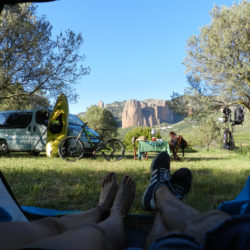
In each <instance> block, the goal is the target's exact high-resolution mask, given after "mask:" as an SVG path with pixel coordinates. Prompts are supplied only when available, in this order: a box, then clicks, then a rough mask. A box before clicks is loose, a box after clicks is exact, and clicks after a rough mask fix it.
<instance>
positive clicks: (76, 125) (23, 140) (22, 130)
mask: <svg viewBox="0 0 250 250" xmlns="http://www.w3.org/2000/svg"><path fill="white" fill-rule="evenodd" d="M50 113H51V111H50V110H43V109H35V110H23V111H0V154H1V153H2V154H3V153H8V152H30V153H32V154H34V155H38V154H39V153H40V152H43V151H45V150H46V138H47V126H48V120H49V116H50ZM68 122H69V126H68V136H69V135H71V136H77V135H78V134H79V133H80V131H81V129H82V126H83V125H84V123H83V121H82V120H80V119H79V118H78V117H77V116H75V115H72V114H69V117H68ZM86 130H87V131H88V132H90V134H93V135H96V137H98V136H99V135H98V133H97V132H96V131H94V130H92V129H91V128H88V127H87V128H86ZM96 137H94V136H93V137H92V138H91V136H90V139H91V142H92V143H99V141H98V139H97V138H96ZM81 141H82V142H83V143H84V146H85V149H86V152H89V153H91V150H92V148H91V145H89V143H88V140H87V138H86V137H85V135H84V134H82V136H81Z"/></svg>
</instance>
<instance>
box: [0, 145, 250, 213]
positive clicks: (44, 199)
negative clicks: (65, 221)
mask: <svg viewBox="0 0 250 250" xmlns="http://www.w3.org/2000/svg"><path fill="white" fill-rule="evenodd" d="M249 152H250V151H249V149H245V151H244V152H243V153H240V152H235V151H234V152H230V151H226V150H211V151H210V152H207V151H200V152H196V153H188V154H187V155H186V158H185V160H183V161H181V162H171V170H172V172H173V171H175V170H177V169H179V168H181V167H188V168H190V169H191V170H192V172H193V185H192V190H191V192H190V194H189V196H188V197H187V198H186V202H187V203H188V204H190V205H192V206H194V207H195V208H197V209H200V210H202V211H204V210H208V209H212V208H216V207H217V206H218V205H219V204H220V203H221V202H222V201H225V200H230V199H233V198H234V197H235V196H236V195H237V194H238V193H239V191H240V190H241V189H242V188H243V186H244V184H245V182H246V180H247V177H248V175H250V164H249V162H250V153H249ZM152 157H153V155H151V157H150V159H149V160H148V161H143V160H142V161H134V160H133V159H132V157H131V156H127V158H126V159H123V160H121V161H120V162H107V161H105V160H104V159H103V158H102V157H100V158H97V159H91V158H89V159H82V160H80V161H78V162H73V163H72V162H65V161H63V160H61V159H59V158H54V159H49V158H47V157H45V156H38V157H31V156H28V155H25V154H23V155H10V156H8V157H2V158H1V159H0V170H1V171H2V172H3V173H4V175H5V176H6V178H7V180H8V182H9V184H10V186H11V188H12V189H13V191H14V194H15V196H16V197H17V200H18V201H19V202H20V204H21V205H28V206H39V207H44V208H54V209H62V210H64V209H68V210H86V209H89V208H91V207H93V206H95V205H97V202H98V197H99V193H100V183H101V181H102V178H103V177H104V176H105V174H106V173H108V172H110V171H115V172H116V173H117V176H118V179H119V180H121V178H122V176H123V175H124V174H126V173H127V174H129V175H131V176H133V177H134V179H135V181H136V183H137V192H136V200H135V202H134V205H133V208H132V211H131V213H143V214H145V213H146V212H145V211H143V209H142V208H141V205H140V199H141V195H142V194H143V191H144V189H145V188H146V186H147V184H148V180H149V168H150V164H151V160H152Z"/></svg>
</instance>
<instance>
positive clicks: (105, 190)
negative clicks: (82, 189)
mask: <svg viewBox="0 0 250 250" xmlns="http://www.w3.org/2000/svg"><path fill="white" fill-rule="evenodd" d="M116 191H117V181H116V176H115V174H114V173H109V174H108V175H106V176H105V178H104V180H103V183H102V191H101V195H100V200H99V206H98V207H96V208H93V209H90V210H89V211H86V212H81V213H77V214H73V215H68V216H64V217H61V218H44V219H40V220H35V221H31V222H2V223H1V224H0V248H1V249H8V248H12V249H13V248H18V247H20V246H22V245H25V244H28V243H30V242H33V241H38V240H40V239H43V238H47V237H51V236H55V235H58V234H61V233H63V232H65V231H68V230H72V229H76V228H80V227H81V226H82V225H84V224H87V223H97V222H100V221H101V220H102V219H104V218H103V215H104V214H105V213H106V211H108V210H109V208H110V207H111V205H112V203H113V200H114V197H115V194H116Z"/></svg>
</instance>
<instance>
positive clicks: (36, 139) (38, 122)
mask: <svg viewBox="0 0 250 250" xmlns="http://www.w3.org/2000/svg"><path fill="white" fill-rule="evenodd" d="M48 119H49V113H48V111H47V110H37V111H36V113H35V115H34V119H33V121H32V124H31V145H32V150H34V151H39V152H40V151H45V149H46V139H47V133H46V130H47V126H48Z"/></svg>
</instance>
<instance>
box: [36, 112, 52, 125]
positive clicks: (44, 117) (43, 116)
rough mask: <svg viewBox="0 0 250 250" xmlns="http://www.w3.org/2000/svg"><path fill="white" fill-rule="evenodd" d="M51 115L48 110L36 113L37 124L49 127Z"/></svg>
mask: <svg viewBox="0 0 250 250" xmlns="http://www.w3.org/2000/svg"><path fill="white" fill-rule="evenodd" d="M48 121H49V113H48V111H46V110H38V111H37V112H36V122H37V123H38V124H41V125H44V126H48Z"/></svg>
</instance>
